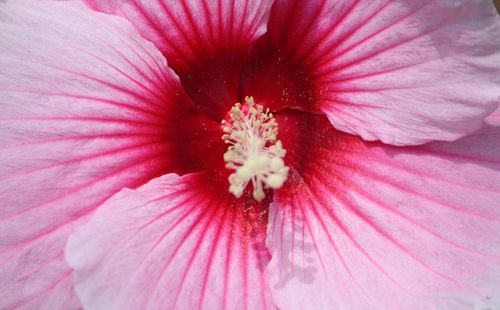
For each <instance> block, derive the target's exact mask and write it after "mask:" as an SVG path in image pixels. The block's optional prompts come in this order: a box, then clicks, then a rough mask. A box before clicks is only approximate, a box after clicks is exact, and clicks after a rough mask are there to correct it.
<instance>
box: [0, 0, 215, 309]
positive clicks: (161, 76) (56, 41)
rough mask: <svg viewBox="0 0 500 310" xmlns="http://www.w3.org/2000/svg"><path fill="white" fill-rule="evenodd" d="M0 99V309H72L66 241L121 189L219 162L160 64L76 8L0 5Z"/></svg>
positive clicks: (103, 20)
mask: <svg viewBox="0 0 500 310" xmlns="http://www.w3.org/2000/svg"><path fill="white" fill-rule="evenodd" d="M0 93H1V104H0V162H1V165H0V206H1V208H0V261H1V262H2V263H1V264H0V265H1V266H0V300H1V302H0V304H1V306H0V308H6V309H13V308H15V307H20V308H30V309H51V310H53V309H75V308H77V307H78V303H77V301H76V298H75V296H74V295H73V294H72V272H71V269H69V267H68V266H67V265H66V263H65V262H64V258H63V247H64V244H65V242H66V238H67V237H68V235H69V233H71V231H72V230H73V229H74V228H75V227H76V226H78V225H79V224H80V223H81V222H83V221H85V219H86V218H87V216H88V215H89V214H91V213H92V212H93V211H94V209H95V208H97V206H99V205H100V204H101V203H102V202H104V201H105V200H107V199H108V198H109V197H110V196H112V195H113V194H114V193H116V192H117V191H119V190H121V189H122V188H124V187H129V188H134V187H137V186H139V185H141V184H144V183H145V182H147V181H148V180H151V179H152V178H155V177H157V176H160V175H163V174H165V173H168V172H172V171H174V172H178V173H186V172H190V171H198V170H201V169H204V168H205V167H207V166H208V165H209V164H208V162H209V161H210V160H211V158H212V157H211V156H217V159H216V160H217V161H222V159H221V158H222V154H223V152H224V144H223V143H222V141H220V129H219V125H218V124H216V123H215V122H212V121H209V120H207V119H206V118H204V117H201V116H197V115H195V114H193V113H192V112H191V111H190V110H189V104H190V101H189V98H188V97H187V95H186V94H185V93H184V92H183V90H182V86H181V84H180V82H179V79H178V77H177V76H176V75H175V74H174V73H173V71H172V70H171V69H169V68H168V67H167V64H166V61H165V59H164V57H163V56H162V54H161V53H160V52H159V51H158V50H157V49H156V48H155V47H154V46H153V45H152V44H151V43H149V42H147V41H145V40H144V39H142V37H141V36H140V34H139V33H138V32H137V31H135V30H134V29H133V28H132V26H131V25H129V23H127V22H125V21H123V20H122V19H120V18H116V17H111V16H105V15H103V14H96V13H95V12H93V11H91V10H89V9H88V8H86V7H85V6H84V5H81V4H77V3H73V2H67V1H63V2H60V1H53V2H45V1H43V2H42V1H9V2H7V3H6V2H0ZM191 105H192V103H191ZM214 132H215V135H214V134H213V133H214ZM213 141H218V142H220V143H219V144H220V146H221V147H222V148H221V149H220V151H217V145H215V144H214V143H213ZM209 146H210V147H211V150H212V151H213V152H211V153H210V152H207V148H208V147H209ZM202 147H203V148H202ZM217 152H219V154H217ZM213 154H215V155H213Z"/></svg>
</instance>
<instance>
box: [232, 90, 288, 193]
mask: <svg viewBox="0 0 500 310" xmlns="http://www.w3.org/2000/svg"><path fill="white" fill-rule="evenodd" d="M222 130H223V131H224V135H223V136H222V139H223V140H224V142H225V143H226V144H228V145H229V146H228V149H227V151H226V153H224V161H225V162H226V168H228V169H231V170H234V173H232V174H231V175H230V176H229V192H231V193H232V194H233V195H234V196H236V197H238V198H239V197H241V195H242V194H243V191H244V190H245V188H246V187H247V185H248V184H249V183H251V184H252V187H253V192H252V194H253V198H254V199H255V200H257V201H259V202H260V201H262V199H264V197H265V192H264V190H265V189H267V188H272V189H278V188H280V187H282V186H283V183H284V182H285V181H286V179H287V177H288V170H289V168H288V167H287V166H285V162H284V161H283V157H285V154H286V151H285V150H284V149H283V146H282V144H281V141H280V140H276V138H277V136H278V123H277V122H276V120H275V119H274V116H273V114H272V113H269V109H266V110H265V111H264V108H263V107H262V105H256V104H255V102H254V99H253V98H252V97H245V103H244V104H243V105H242V104H241V103H239V102H238V103H236V104H235V105H234V106H233V108H232V109H231V111H229V113H228V119H227V120H223V121H222Z"/></svg>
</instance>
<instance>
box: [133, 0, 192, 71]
mask: <svg viewBox="0 0 500 310" xmlns="http://www.w3.org/2000/svg"><path fill="white" fill-rule="evenodd" d="M132 4H133V5H134V7H135V8H136V10H137V12H138V13H140V14H141V15H142V17H143V18H144V19H145V20H146V21H147V22H148V23H149V25H150V26H151V27H152V28H153V29H154V30H155V31H156V32H157V33H158V34H160V36H161V37H162V40H163V42H165V43H167V44H168V45H169V46H170V47H171V48H172V49H174V50H175V52H176V54H175V58H174V59H175V61H176V62H177V61H179V60H181V61H183V63H184V64H185V65H189V63H190V61H189V58H187V56H186V54H185V53H183V52H182V51H181V49H180V48H179V47H178V46H176V45H175V44H174V43H173V42H172V41H171V40H169V39H168V37H167V36H166V34H165V32H164V30H163V28H162V27H160V25H158V24H157V23H156V22H155V21H153V20H152V19H151V17H150V16H149V14H147V13H146V11H144V9H143V8H142V6H141V5H138V4H137V1H136V0H132Z"/></svg>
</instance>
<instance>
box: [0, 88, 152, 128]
mask: <svg viewBox="0 0 500 310" xmlns="http://www.w3.org/2000/svg"><path fill="white" fill-rule="evenodd" d="M0 91H2V92H22V93H30V94H38V95H45V96H53V97H68V98H73V99H85V100H91V101H95V102H100V103H104V104H109V105H113V106H115V107H118V108H124V109H127V110H131V111H136V112H139V113H142V114H145V115H147V116H151V117H154V118H157V119H158V120H160V119H162V118H161V117H160V116H159V115H158V113H154V110H148V109H144V108H141V107H138V106H134V105H132V104H130V103H126V102H122V101H116V100H113V99H108V98H100V97H93V96H86V95H79V94H69V93H51V92H47V91H39V90H30V89H14V88H10V89H0Z"/></svg>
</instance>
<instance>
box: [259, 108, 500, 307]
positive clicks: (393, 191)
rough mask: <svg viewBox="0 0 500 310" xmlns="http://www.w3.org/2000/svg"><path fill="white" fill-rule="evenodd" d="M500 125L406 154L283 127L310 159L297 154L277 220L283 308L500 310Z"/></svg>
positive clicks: (300, 120)
mask: <svg viewBox="0 0 500 310" xmlns="http://www.w3.org/2000/svg"><path fill="white" fill-rule="evenodd" d="M498 116H500V113H498V114H496V115H493V116H492V117H490V118H489V122H490V123H489V124H486V125H485V127H484V128H483V129H482V130H480V131H478V132H477V133H476V134H475V135H473V136H471V137H468V138H464V139H462V140H459V141H457V142H454V143H444V142H440V143H433V144H429V145H427V146H419V147H406V148H401V147H399V148H398V147H391V146H386V145H383V144H381V143H373V142H371V143H370V142H363V141H362V140H361V139H359V138H356V137H353V136H349V135H346V134H342V133H339V132H336V131H334V130H333V129H331V128H329V127H330V126H329V124H328V120H327V119H326V118H324V117H320V116H309V117H299V116H297V115H288V116H286V117H284V116H283V117H282V119H281V123H280V125H281V127H280V130H281V131H283V132H288V134H289V135H290V136H291V135H292V133H293V134H294V135H295V136H296V137H299V139H301V140H300V141H302V145H303V149H302V150H300V151H297V152H293V153H292V152H291V153H290V154H288V155H289V158H288V159H289V163H290V164H291V165H292V168H293V171H291V177H290V178H289V180H288V181H287V183H286V184H288V185H287V188H283V189H280V190H279V191H278V192H277V193H276V194H275V197H274V203H273V204H272V205H271V209H270V220H269V223H270V230H269V234H268V241H267V242H268V247H269V249H270V251H271V255H272V260H271V262H270V265H269V281H270V285H271V290H272V291H273V297H274V300H275V301H276V303H277V306H278V307H279V308H283V309H486V308H488V309H496V308H497V307H498V306H499V305H500V294H499V292H500V246H499V244H500V243H499V242H500V234H499V231H500V188H499V184H500V173H499V171H500V143H499V141H500V140H499V138H500V118H499V117H498ZM493 122H494V123H493ZM285 124H288V125H285ZM295 124H300V127H296V125H295ZM494 124H496V125H494ZM291 143H293V142H291V141H289V140H288V141H284V144H285V146H286V145H290V144H291ZM288 155H287V156H288ZM489 307H491V308H489Z"/></svg>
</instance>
